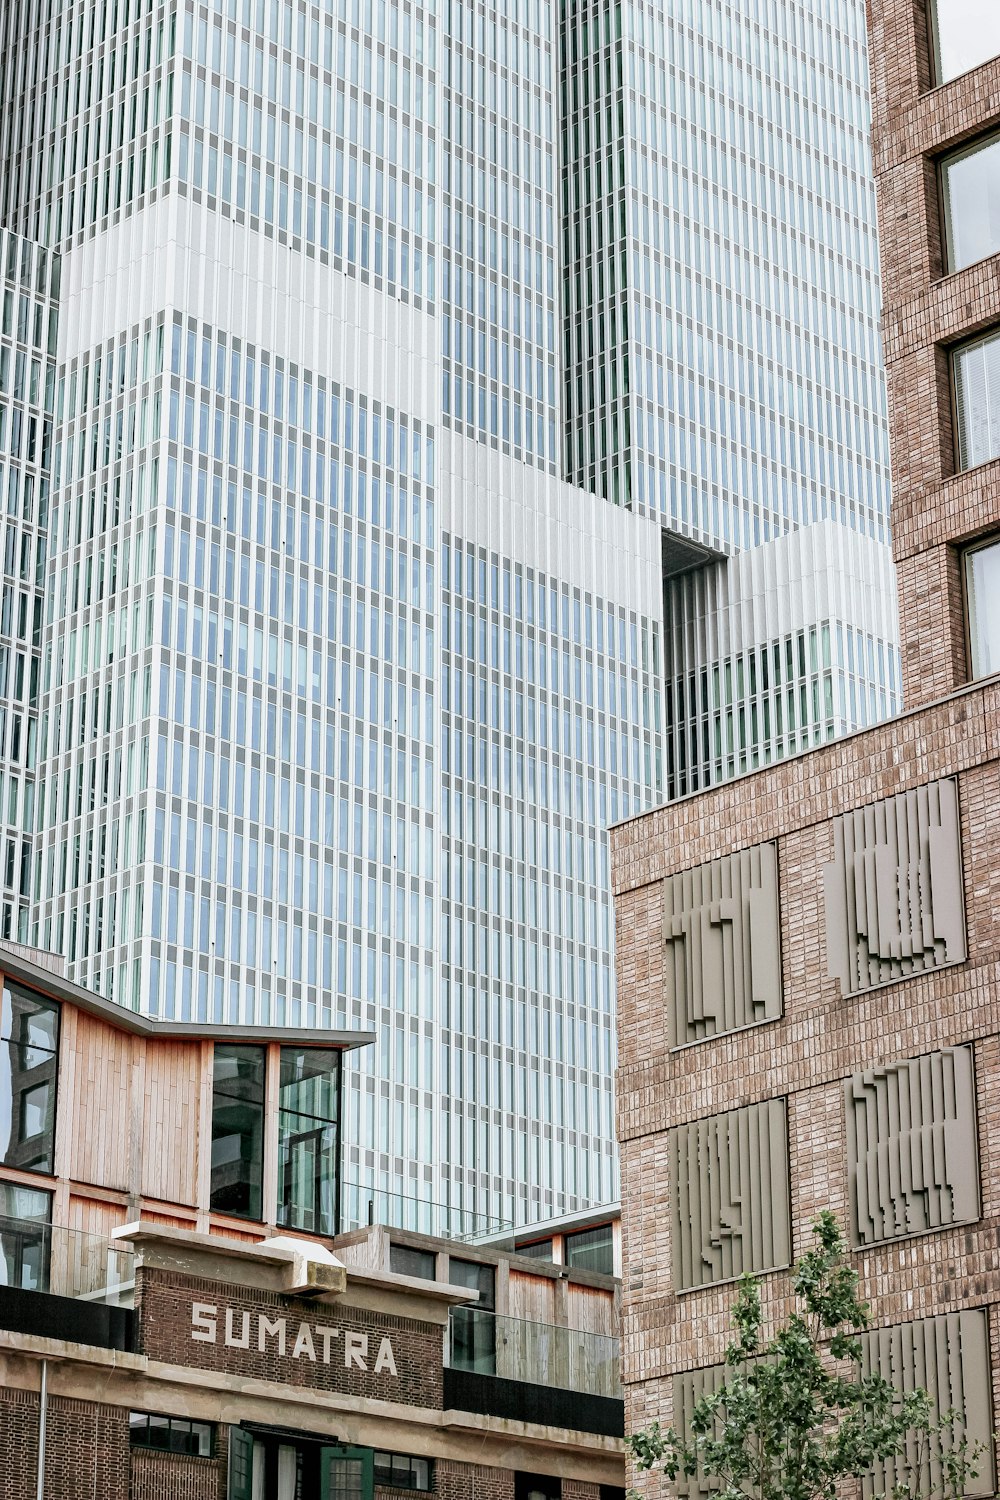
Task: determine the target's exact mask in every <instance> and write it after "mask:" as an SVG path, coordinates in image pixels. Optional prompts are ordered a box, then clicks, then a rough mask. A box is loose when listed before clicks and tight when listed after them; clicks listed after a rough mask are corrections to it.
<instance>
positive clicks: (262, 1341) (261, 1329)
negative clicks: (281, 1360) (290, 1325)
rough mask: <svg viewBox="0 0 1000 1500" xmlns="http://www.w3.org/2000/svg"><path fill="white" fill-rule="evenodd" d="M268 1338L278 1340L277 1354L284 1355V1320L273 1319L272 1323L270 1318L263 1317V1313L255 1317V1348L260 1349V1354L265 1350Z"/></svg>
mask: <svg viewBox="0 0 1000 1500" xmlns="http://www.w3.org/2000/svg"><path fill="white" fill-rule="evenodd" d="M269 1338H272V1339H274V1338H276V1339H277V1340H278V1353H279V1354H284V1352H285V1319H284V1318H275V1319H274V1321H273V1322H272V1321H271V1319H270V1318H265V1316H264V1314H263V1313H258V1315H257V1348H258V1349H260V1350H261V1352H263V1351H264V1349H266V1347H267V1342H266V1341H267V1340H268V1339H269Z"/></svg>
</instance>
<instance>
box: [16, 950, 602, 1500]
mask: <svg viewBox="0 0 1000 1500" xmlns="http://www.w3.org/2000/svg"><path fill="white" fill-rule="evenodd" d="M37 957H38V956H37V955H35V956H32V955H31V954H28V953H25V952H24V951H17V950H16V949H13V948H11V947H9V946H3V945H0V1493H2V1494H3V1497H4V1500H28V1497H32V1500H37V1497H39V1496H41V1497H50V1500H84V1497H88V1500H89V1497H92V1496H93V1495H101V1496H102V1497H106V1500H305V1497H309V1496H315V1497H316V1500H348V1497H350V1500H374V1497H376V1496H377V1497H379V1500H388V1497H389V1496H399V1495H401V1494H403V1493H408V1494H410V1493H416V1494H418V1495H419V1494H424V1495H436V1496H441V1497H445V1500H622V1496H623V1490H622V1489H621V1485H622V1482H623V1479H624V1460H623V1454H622V1401H621V1390H620V1381H619V1374H618V1339H617V1331H618V1281H617V1278H616V1277H614V1276H613V1275H611V1274H609V1271H610V1269H611V1265H612V1256H613V1245H614V1230H613V1227H612V1225H610V1224H609V1223H608V1222H607V1221H606V1219H605V1221H604V1222H600V1221H599V1222H597V1223H596V1224H591V1223H589V1222H587V1223H582V1224H580V1223H573V1224H569V1225H553V1226H551V1234H550V1242H549V1243H547V1245H546V1246H543V1247H542V1248H538V1247H536V1248H535V1249H534V1251H533V1252H532V1253H529V1254H525V1255H522V1254H519V1253H518V1251H517V1250H516V1248H515V1247H514V1245H513V1242H510V1243H507V1244H504V1243H502V1242H498V1241H497V1237H496V1235H495V1234H494V1235H493V1237H492V1242H491V1243H490V1244H487V1245H482V1244H478V1243H475V1242H471V1241H470V1242H463V1241H448V1240H441V1239H434V1238H430V1237H428V1236H424V1235H419V1234H415V1233H413V1232H404V1231H401V1230H398V1229H395V1228H393V1227H392V1226H391V1225H390V1224H387V1223H385V1222H381V1223H369V1224H365V1225H362V1226H361V1227H354V1228H347V1229H345V1227H344V1225H345V1223H347V1222H348V1221H349V1218H350V1214H349V1212H347V1211H345V1210H344V1208H343V1206H342V1199H343V1194H342V1184H341V1181H340V1150H339V1117H340V1093H341V1079H340V1072H341V1064H342V1059H343V1054H344V1052H345V1051H347V1050H348V1049H350V1048H353V1047H357V1046H362V1045H365V1044H367V1043H368V1042H369V1041H370V1037H369V1036H368V1035H367V1034H362V1033H352V1032H343V1033H332V1034H331V1033H323V1034H321V1035H319V1036H317V1034H316V1033H309V1032H298V1031H294V1030H286V1029H279V1028H243V1027H235V1026H234V1027H214V1026H213V1027H207V1026H199V1025H197V1024H194V1023H188V1022H180V1023H173V1022H169V1023H157V1022H155V1021H151V1020H148V1019H145V1018H142V1017H139V1016H136V1015H132V1014H130V1013H128V1012H126V1011H123V1010H121V1009H120V1008H118V1007H116V1006H113V1005H109V1004H108V1003H107V1002H106V1001H104V1000H102V999H100V998H99V997H97V996H95V995H93V994H90V993H88V992H86V991H84V990H81V989H80V988H78V987H77V986H76V985H74V984H71V983H69V982H68V981H67V980H66V979H65V978H63V977H62V975H61V974H59V973H54V972H52V971H51V970H49V969H46V968H45V967H42V966H41V965H40V964H39V962H37V961H36V960H37ZM377 1207H378V1205H377V1204H376V1203H375V1202H374V1201H373V1202H372V1204H371V1217H372V1218H375V1217H376V1216H377V1213H376V1210H377ZM598 1217H599V1216H598ZM549 1256H551V1257H552V1258H547V1257H549ZM594 1267H597V1268H596V1269H595V1268H594Z"/></svg>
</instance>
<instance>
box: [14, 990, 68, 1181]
mask: <svg viewBox="0 0 1000 1500" xmlns="http://www.w3.org/2000/svg"><path fill="white" fill-rule="evenodd" d="M58 1066H59V1006H58V1004H57V1003H56V1002H55V1001H53V1000H45V999H43V998H42V996H41V995H36V994H35V993H34V992H33V991H31V990H23V989H20V988H19V987H17V986H16V985H10V984H8V985H4V988H3V995H2V998H0V1161H2V1162H3V1164H4V1166H7V1167H19V1168H20V1170H21V1171H22V1172H51V1171H52V1170H53V1162H54V1155H55V1135H56V1078H57V1073H58Z"/></svg>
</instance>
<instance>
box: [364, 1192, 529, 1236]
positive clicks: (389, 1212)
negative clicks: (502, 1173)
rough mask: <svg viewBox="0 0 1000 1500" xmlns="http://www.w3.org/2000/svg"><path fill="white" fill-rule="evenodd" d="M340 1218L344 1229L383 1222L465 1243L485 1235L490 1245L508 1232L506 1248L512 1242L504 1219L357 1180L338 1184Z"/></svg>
mask: <svg viewBox="0 0 1000 1500" xmlns="http://www.w3.org/2000/svg"><path fill="white" fill-rule="evenodd" d="M340 1221H341V1225H342V1227H343V1229H344V1231H345V1232H346V1231H348V1230H351V1229H360V1228H362V1227H363V1226H364V1225H365V1224H384V1225H386V1226H387V1227H389V1228H390V1229H410V1230H413V1231H415V1232H416V1233H417V1234H432V1235H438V1236H440V1237H441V1238H443V1239H449V1240H461V1241H464V1242H465V1243H472V1242H473V1241H476V1240H480V1239H485V1238H489V1239H490V1243H491V1245H492V1246H493V1248H496V1245H497V1243H498V1242H499V1243H502V1242H503V1239H504V1237H506V1236H508V1235H509V1236H510V1247H511V1248H513V1245H514V1240H513V1233H512V1231H513V1225H512V1224H510V1223H508V1222H507V1221H506V1220H504V1219H498V1218H493V1217H491V1216H490V1215H488V1214H478V1213H473V1212H472V1211H471V1210H470V1209H467V1208H456V1207H454V1206H453V1205H451V1204H448V1203H432V1202H431V1201H430V1200H429V1199H427V1198H415V1197H410V1196H408V1195H407V1194H405V1193H395V1192H387V1191H385V1190H383V1189H382V1188H374V1187H366V1186H365V1185H364V1184H363V1183H357V1182H345V1183H342V1184H341V1194H340ZM494 1237H496V1239H494Z"/></svg>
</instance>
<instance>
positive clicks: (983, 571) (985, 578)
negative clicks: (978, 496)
mask: <svg viewBox="0 0 1000 1500" xmlns="http://www.w3.org/2000/svg"><path fill="white" fill-rule="evenodd" d="M964 571H965V609H966V622H967V625H968V631H969V668H970V671H971V673H972V676H973V677H990V676H992V674H993V673H994V672H1000V538H997V537H992V538H991V539H990V540H989V541H988V542H984V543H982V544H981V545H980V546H978V547H970V548H969V549H968V550H967V552H966V553H965V570H964Z"/></svg>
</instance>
